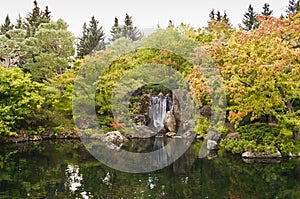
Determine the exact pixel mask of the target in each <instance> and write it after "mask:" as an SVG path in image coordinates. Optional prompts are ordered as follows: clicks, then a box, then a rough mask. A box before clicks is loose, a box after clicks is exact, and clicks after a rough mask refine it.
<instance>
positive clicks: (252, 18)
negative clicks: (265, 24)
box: [242, 4, 259, 31]
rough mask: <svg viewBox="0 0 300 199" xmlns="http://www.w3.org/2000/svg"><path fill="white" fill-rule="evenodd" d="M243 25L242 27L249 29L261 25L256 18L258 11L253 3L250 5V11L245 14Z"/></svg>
mask: <svg viewBox="0 0 300 199" xmlns="http://www.w3.org/2000/svg"><path fill="white" fill-rule="evenodd" d="M243 25H244V26H243V27H242V28H243V29H244V30H247V31H250V30H253V29H255V28H257V27H258V25H259V24H258V21H257V20H256V13H255V12H254V9H253V7H252V6H251V4H250V5H249V7H248V11H247V12H246V13H245V14H244V19H243Z"/></svg>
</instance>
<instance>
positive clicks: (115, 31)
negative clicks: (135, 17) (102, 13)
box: [109, 17, 122, 42]
mask: <svg viewBox="0 0 300 199" xmlns="http://www.w3.org/2000/svg"><path fill="white" fill-rule="evenodd" d="M110 33H111V38H110V39H109V40H110V41H111V42H113V41H115V40H117V39H119V38H121V37H122V29H121V27H120V25H119V20H118V18H117V17H115V22H114V25H113V27H112V28H111V31H110Z"/></svg>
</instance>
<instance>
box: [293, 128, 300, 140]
mask: <svg viewBox="0 0 300 199" xmlns="http://www.w3.org/2000/svg"><path fill="white" fill-rule="evenodd" d="M293 139H294V140H300V131H299V130H298V131H293Z"/></svg>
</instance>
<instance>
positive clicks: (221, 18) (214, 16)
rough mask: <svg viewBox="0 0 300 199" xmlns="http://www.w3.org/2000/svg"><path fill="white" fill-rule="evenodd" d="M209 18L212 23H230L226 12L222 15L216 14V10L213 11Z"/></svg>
mask: <svg viewBox="0 0 300 199" xmlns="http://www.w3.org/2000/svg"><path fill="white" fill-rule="evenodd" d="M209 18H210V20H211V21H213V20H216V21H218V22H222V21H225V22H226V23H229V19H228V17H227V14H226V11H224V14H223V15H222V14H221V12H220V11H217V12H215V10H214V9H212V11H211V12H210V13H209Z"/></svg>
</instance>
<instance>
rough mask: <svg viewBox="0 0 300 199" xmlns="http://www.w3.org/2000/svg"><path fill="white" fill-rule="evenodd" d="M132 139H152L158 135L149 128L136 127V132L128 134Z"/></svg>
mask: <svg viewBox="0 0 300 199" xmlns="http://www.w3.org/2000/svg"><path fill="white" fill-rule="evenodd" d="M128 134H130V135H131V137H132V138H150V137H153V136H155V135H156V134H157V132H156V131H154V130H153V129H151V128H150V127H148V126H141V127H136V128H135V131H134V132H128Z"/></svg>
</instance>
